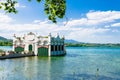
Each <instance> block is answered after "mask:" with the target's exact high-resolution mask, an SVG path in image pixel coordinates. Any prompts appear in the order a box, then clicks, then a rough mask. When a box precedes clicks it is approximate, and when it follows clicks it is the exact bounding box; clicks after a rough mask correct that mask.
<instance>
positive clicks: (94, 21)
mask: <svg viewBox="0 0 120 80" xmlns="http://www.w3.org/2000/svg"><path fill="white" fill-rule="evenodd" d="M117 19H120V11H90V12H88V13H87V14H86V16H85V17H84V18H81V19H77V20H70V21H69V22H68V25H69V26H95V25H101V24H107V23H111V22H115V20H117Z"/></svg>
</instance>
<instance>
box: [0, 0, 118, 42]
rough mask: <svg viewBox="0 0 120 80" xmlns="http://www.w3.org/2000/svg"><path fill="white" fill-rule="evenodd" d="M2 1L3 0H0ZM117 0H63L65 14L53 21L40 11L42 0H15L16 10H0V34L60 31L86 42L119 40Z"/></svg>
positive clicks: (7, 35) (7, 36) (10, 35)
mask: <svg viewBox="0 0 120 80" xmlns="http://www.w3.org/2000/svg"><path fill="white" fill-rule="evenodd" d="M0 1H4V0H0ZM119 3H120V0H104V1H103V0H66V5H67V9H66V14H65V17H64V18H63V19H58V20H57V21H58V23H57V24H54V23H52V22H51V21H49V20H48V18H47V15H45V13H44V0H43V1H42V2H41V3H37V2H36V0H33V1H32V2H28V1H27V0H18V4H17V5H16V9H17V10H18V13H17V14H6V13H5V12H4V11H3V10H0V36H3V37H6V38H10V39H12V38H13V35H14V34H16V35H18V36H21V35H24V34H27V33H28V32H34V33H35V34H37V35H43V36H46V35H48V34H49V33H51V34H52V35H53V36H55V35H56V34H58V33H59V34H60V36H63V35H64V36H65V38H66V39H73V40H76V41H80V42H89V43H120V5H119Z"/></svg>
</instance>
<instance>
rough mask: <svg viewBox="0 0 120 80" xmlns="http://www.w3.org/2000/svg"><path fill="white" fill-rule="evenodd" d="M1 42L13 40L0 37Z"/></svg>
mask: <svg viewBox="0 0 120 80" xmlns="http://www.w3.org/2000/svg"><path fill="white" fill-rule="evenodd" d="M0 41H11V39H7V38H4V37H2V36H0Z"/></svg>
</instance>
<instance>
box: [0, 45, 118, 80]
mask: <svg viewBox="0 0 120 80" xmlns="http://www.w3.org/2000/svg"><path fill="white" fill-rule="evenodd" d="M0 48H1V47H0ZM4 49H6V50H10V49H12V47H4ZM66 50H67V55H66V56H64V57H37V56H36V57H25V58H16V59H6V60H0V80H120V48H107V47H106V48H87V47H84V48H81V47H67V48H66Z"/></svg>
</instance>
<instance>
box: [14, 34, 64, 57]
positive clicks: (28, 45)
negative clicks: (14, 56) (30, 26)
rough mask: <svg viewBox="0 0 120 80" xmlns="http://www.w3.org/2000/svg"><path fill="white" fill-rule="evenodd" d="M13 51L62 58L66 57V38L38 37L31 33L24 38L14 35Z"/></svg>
mask: <svg viewBox="0 0 120 80" xmlns="http://www.w3.org/2000/svg"><path fill="white" fill-rule="evenodd" d="M13 51H15V52H17V53H18V52H20V53H22V52H24V53H27V54H29V53H31V52H33V53H34V54H35V55H38V56H60V55H65V54H66V52H65V47H64V37H62V38H60V37H59V35H57V37H52V36H51V34H49V35H48V36H44V37H43V36H37V35H35V34H34V33H32V32H30V33H28V34H26V35H24V36H23V37H17V36H16V35H14V39H13Z"/></svg>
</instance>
